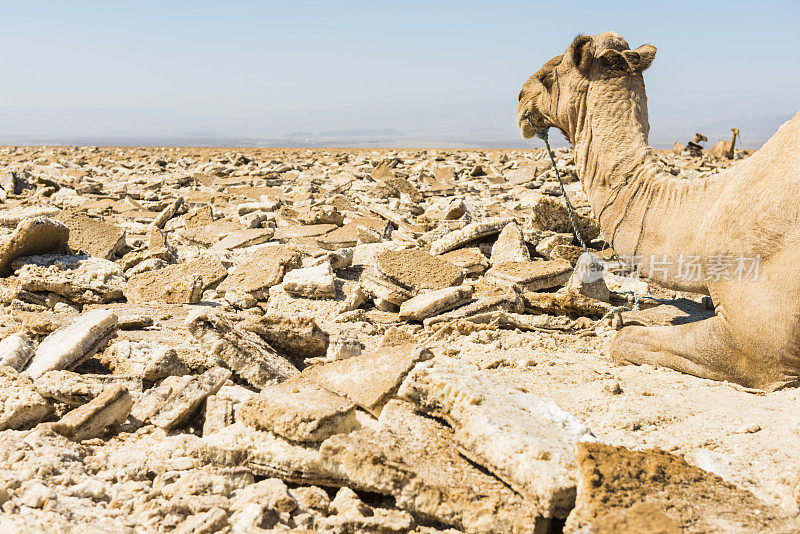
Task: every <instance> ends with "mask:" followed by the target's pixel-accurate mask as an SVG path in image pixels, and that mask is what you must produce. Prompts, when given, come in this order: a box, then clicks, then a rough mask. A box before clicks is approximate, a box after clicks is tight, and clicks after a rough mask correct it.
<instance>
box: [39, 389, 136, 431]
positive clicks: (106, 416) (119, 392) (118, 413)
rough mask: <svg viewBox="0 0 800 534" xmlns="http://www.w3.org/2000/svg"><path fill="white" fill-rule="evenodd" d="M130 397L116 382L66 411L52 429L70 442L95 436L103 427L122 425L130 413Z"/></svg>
mask: <svg viewBox="0 0 800 534" xmlns="http://www.w3.org/2000/svg"><path fill="white" fill-rule="evenodd" d="M131 406H133V399H132V398H131V396H130V393H129V392H128V388H127V387H125V385H124V384H116V385H113V386H111V387H109V388H107V389H106V390H105V391H103V392H102V393H101V394H100V395H98V396H97V397H95V398H94V399H92V400H90V401H89V402H87V403H86V404H84V405H83V406H80V407H79V408H75V409H74V410H72V411H71V412H69V413H67V414H66V415H65V416H64V417H62V418H61V419H60V420H59V421H58V422H57V423H54V424H53V430H54V431H56V432H58V433H59V434H61V435H62V436H64V437H66V438H69V439H71V440H73V441H83V440H85V439H91V438H95V437H99V436H101V435H102V434H103V432H105V430H106V428H108V427H111V426H116V425H119V424H122V423H123V422H124V421H125V419H126V418H127V417H128V414H130V413H131Z"/></svg>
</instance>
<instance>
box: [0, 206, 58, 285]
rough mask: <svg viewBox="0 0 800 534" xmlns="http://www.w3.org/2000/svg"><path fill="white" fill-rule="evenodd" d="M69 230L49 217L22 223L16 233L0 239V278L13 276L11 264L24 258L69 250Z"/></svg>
mask: <svg viewBox="0 0 800 534" xmlns="http://www.w3.org/2000/svg"><path fill="white" fill-rule="evenodd" d="M68 240H69V228H68V227H67V226H66V225H65V224H64V223H61V222H58V221H54V220H53V219H48V218H47V217H31V218H29V219H24V220H22V221H20V223H19V224H18V225H17V227H16V228H15V229H14V231H13V232H12V233H11V234H9V235H7V236H3V237H0V276H8V275H10V274H11V262H12V261H14V260H15V259H17V258H19V257H22V256H33V255H35V254H50V253H55V252H63V251H64V250H66V248H67V241H68Z"/></svg>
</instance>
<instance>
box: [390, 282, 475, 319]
mask: <svg viewBox="0 0 800 534" xmlns="http://www.w3.org/2000/svg"><path fill="white" fill-rule="evenodd" d="M470 300H472V286H469V285H463V286H456V287H446V288H444V289H439V290H436V291H426V292H424V293H420V294H419V295H417V296H416V297H414V298H411V299H409V300H407V301H405V302H403V303H402V304H401V305H400V318H401V319H403V320H405V321H421V320H423V319H426V318H428V317H432V316H434V315H438V314H440V313H442V312H446V311H447V310H452V309H453V308H457V307H458V306H461V305H463V304H467V303H468V302H469V301H470Z"/></svg>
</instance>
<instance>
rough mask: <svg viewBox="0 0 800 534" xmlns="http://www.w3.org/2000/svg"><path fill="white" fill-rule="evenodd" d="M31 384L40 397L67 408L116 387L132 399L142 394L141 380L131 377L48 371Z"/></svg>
mask: <svg viewBox="0 0 800 534" xmlns="http://www.w3.org/2000/svg"><path fill="white" fill-rule="evenodd" d="M33 384H34V387H35V388H36V391H38V392H39V394H40V395H41V396H42V397H44V398H46V399H48V400H52V401H55V402H61V403H64V404H67V405H69V406H80V405H82V404H86V403H87V402H90V401H91V400H92V399H94V398H95V397H98V396H100V395H101V394H102V393H103V392H104V391H106V390H107V389H108V388H110V387H116V386H124V387H125V389H126V390H127V391H128V392H129V393H130V394H131V395H132V396H133V397H138V396H139V395H141V394H142V380H141V379H140V378H136V377H131V376H114V375H97V374H78V373H73V372H72V371H48V372H46V373H45V374H43V375H42V376H40V377H39V378H37V379H36V380H35V381H34V383H33Z"/></svg>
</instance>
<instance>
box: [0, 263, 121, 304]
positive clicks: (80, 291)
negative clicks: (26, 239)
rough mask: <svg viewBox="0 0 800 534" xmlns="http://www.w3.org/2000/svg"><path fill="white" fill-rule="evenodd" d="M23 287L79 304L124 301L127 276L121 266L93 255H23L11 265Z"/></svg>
mask: <svg viewBox="0 0 800 534" xmlns="http://www.w3.org/2000/svg"><path fill="white" fill-rule="evenodd" d="M12 267H13V268H14V274H15V275H16V276H17V280H18V281H19V284H20V287H21V288H22V289H24V290H26V291H52V292H53V293H56V294H57V295H61V296H62V297H64V298H66V299H68V300H71V301H73V302H77V303H79V304H97V303H106V302H113V301H115V300H122V297H123V290H124V289H125V273H123V271H122V269H120V267H119V266H118V265H116V264H115V263H113V262H110V261H108V260H104V259H102V258H94V257H91V256H61V255H52V254H50V255H44V256H24V257H19V258H17V259H16V260H14V262H13V263H12Z"/></svg>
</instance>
